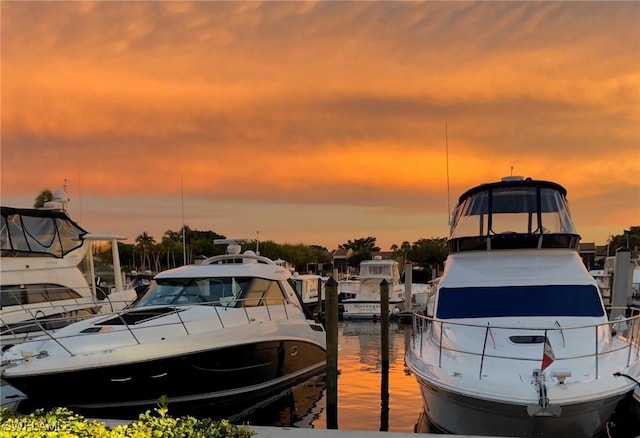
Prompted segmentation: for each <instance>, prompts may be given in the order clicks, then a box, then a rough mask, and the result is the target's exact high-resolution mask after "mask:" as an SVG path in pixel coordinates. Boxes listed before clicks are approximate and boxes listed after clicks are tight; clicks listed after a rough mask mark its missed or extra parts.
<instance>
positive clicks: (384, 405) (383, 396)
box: [380, 279, 389, 432]
mask: <svg viewBox="0 0 640 438" xmlns="http://www.w3.org/2000/svg"><path fill="white" fill-rule="evenodd" d="M380 342H381V344H380V352H381V356H382V376H381V382H380V431H383V432H385V431H388V430H389V283H388V282H387V280H386V279H384V280H382V281H381V282H380Z"/></svg>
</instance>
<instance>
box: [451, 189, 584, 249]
mask: <svg viewBox="0 0 640 438" xmlns="http://www.w3.org/2000/svg"><path fill="white" fill-rule="evenodd" d="M566 193H567V192H566V190H565V189H564V188H563V187H562V186H560V185H558V184H556V183H552V182H548V181H537V180H532V179H530V178H527V179H523V178H521V177H507V178H504V179H503V180H502V181H501V182H497V183H491V184H483V185H480V186H477V187H474V188H473V189H471V190H468V191H467V192H465V193H464V194H463V195H462V196H460V199H459V201H458V204H457V206H456V208H455V210H454V213H453V222H452V226H451V232H450V234H449V242H448V243H449V250H450V252H458V251H468V250H491V249H513V248H574V249H577V247H578V242H579V240H580V236H579V235H578V234H577V232H576V230H575V228H574V225H573V221H572V220H571V214H570V212H569V204H568V202H567V199H566Z"/></svg>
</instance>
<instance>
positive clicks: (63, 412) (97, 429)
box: [0, 404, 255, 438]
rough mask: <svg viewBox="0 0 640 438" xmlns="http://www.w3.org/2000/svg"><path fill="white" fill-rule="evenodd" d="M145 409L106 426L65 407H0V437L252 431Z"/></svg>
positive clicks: (240, 436) (227, 437) (238, 435)
mask: <svg viewBox="0 0 640 438" xmlns="http://www.w3.org/2000/svg"><path fill="white" fill-rule="evenodd" d="M154 411H155V412H154V413H152V412H151V411H146V412H145V413H143V414H140V416H139V417H138V419H137V420H135V421H132V422H130V423H128V424H122V425H118V426H115V427H114V428H109V427H107V426H106V425H105V424H104V423H102V422H100V421H98V420H88V419H86V418H85V417H83V416H82V415H78V414H75V413H73V412H72V411H71V410H69V409H67V408H56V409H52V410H50V411H47V412H45V411H44V410H42V409H38V410H36V411H34V412H33V413H31V414H20V413H17V412H15V411H12V410H10V409H6V408H0V438H27V437H28V438H85V437H86V438H165V437H166V438H179V437H180V438H182V437H194V438H210V437H211V438H249V437H251V436H253V435H255V432H254V431H252V430H251V429H249V428H248V427H246V426H236V425H233V424H230V423H229V422H228V421H227V420H219V421H218V420H210V419H204V420H198V419H196V418H194V417H190V416H186V417H178V418H174V417H172V416H170V415H168V414H167V407H166V405H162V404H161V405H160V407H159V408H156V409H154Z"/></svg>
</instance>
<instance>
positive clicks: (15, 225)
mask: <svg viewBox="0 0 640 438" xmlns="http://www.w3.org/2000/svg"><path fill="white" fill-rule="evenodd" d="M85 234H87V232H86V231H85V230H83V229H82V228H81V227H80V226H78V224H76V223H75V222H73V221H72V220H71V219H70V218H69V217H68V216H67V215H66V214H65V213H63V212H59V211H50V210H36V209H18V208H11V207H2V218H1V222H0V249H1V250H2V255H3V256H8V255H11V256H15V255H17V256H29V255H40V256H41V255H43V254H45V255H51V256H54V257H64V256H65V255H66V254H68V253H69V252H71V251H73V250H74V249H76V248H78V247H81V246H82V237H83V236H84V235H85Z"/></svg>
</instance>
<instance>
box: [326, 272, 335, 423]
mask: <svg viewBox="0 0 640 438" xmlns="http://www.w3.org/2000/svg"><path fill="white" fill-rule="evenodd" d="M325 292H326V294H325V332H326V336H327V429H337V428H338V282H337V281H336V280H335V279H334V278H333V277H331V278H329V280H327V283H326V284H325Z"/></svg>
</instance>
